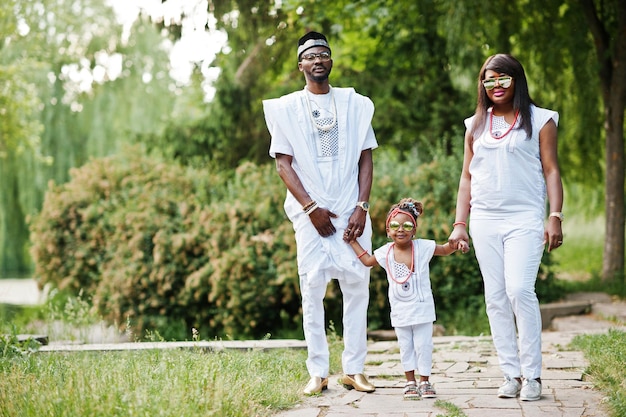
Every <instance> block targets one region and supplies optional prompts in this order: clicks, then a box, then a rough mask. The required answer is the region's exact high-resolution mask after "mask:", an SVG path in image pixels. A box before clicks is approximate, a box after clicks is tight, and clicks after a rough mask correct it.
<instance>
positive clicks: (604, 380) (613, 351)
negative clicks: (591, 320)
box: [572, 329, 626, 417]
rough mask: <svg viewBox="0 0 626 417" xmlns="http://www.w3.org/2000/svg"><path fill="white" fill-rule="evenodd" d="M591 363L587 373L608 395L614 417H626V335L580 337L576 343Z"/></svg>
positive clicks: (610, 334) (621, 333)
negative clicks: (624, 416)
mask: <svg viewBox="0 0 626 417" xmlns="http://www.w3.org/2000/svg"><path fill="white" fill-rule="evenodd" d="M572 346H573V347H574V348H575V349H581V350H582V351H583V352H584V353H585V357H586V358H587V359H588V361H589V367H588V368H587V369H586V373H587V374H588V375H589V376H590V377H591V378H592V381H593V382H594V383H595V384H596V386H597V387H598V388H599V389H600V390H601V391H602V392H604V393H605V394H606V395H607V399H608V401H607V402H606V404H607V405H608V407H609V409H610V412H611V416H615V417H617V416H623V415H626V386H624V379H626V371H625V370H624V358H625V357H626V333H625V332H623V331H620V330H617V329H610V330H609V331H608V333H606V334H598V335H578V336H576V337H575V338H574V340H573V341H572Z"/></svg>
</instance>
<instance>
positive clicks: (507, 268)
mask: <svg viewBox="0 0 626 417" xmlns="http://www.w3.org/2000/svg"><path fill="white" fill-rule="evenodd" d="M558 120H559V115H558V113H556V112H554V111H551V110H547V109H542V108H540V107H537V106H536V105H535V104H534V102H533V100H532V99H531V98H530V95H529V93H528V83H527V81H526V75H525V73H524V68H523V67H522V65H521V64H520V62H519V61H518V60H517V59H515V58H514V57H512V56H511V55H505V54H497V55H493V56H490V57H489V58H487V60H486V61H485V63H484V64H483V66H482V68H481V70H480V73H479V76H478V99H477V105H476V111H475V114H474V115H473V116H472V117H470V118H468V119H466V120H465V126H466V128H467V131H466V134H465V147H464V159H463V171H462V173H461V178H460V181H459V190H458V195H457V206H456V220H455V222H454V225H453V227H454V229H453V231H452V233H451V235H450V237H449V239H448V240H449V242H450V244H451V245H452V246H453V247H457V245H458V244H459V242H462V241H464V242H468V241H469V235H468V232H467V218H468V216H470V214H471V216H470V218H471V231H470V232H471V237H472V241H473V244H474V248H475V251H476V258H477V260H478V264H479V266H480V270H481V274H482V276H483V281H484V288H485V303H486V307H487V316H488V317H489V324H490V327H491V334H492V337H493V342H494V345H495V347H496V350H497V353H498V359H499V362H500V368H501V370H502V372H503V374H504V379H505V381H504V384H503V385H502V386H501V387H500V388H499V389H498V397H501V398H515V397H517V395H519V396H520V399H522V400H525V401H535V400H539V399H540V398H541V328H542V327H541V314H540V311H539V301H538V300H537V295H536V293H535V281H536V279H537V272H538V270H539V264H540V262H541V256H542V254H543V250H544V245H545V244H546V243H547V245H548V251H551V250H553V249H555V248H558V247H560V246H561V244H562V243H563V232H562V230H561V222H562V221H563V213H562V212H561V209H562V205H563V186H562V183H561V174H560V171H559V165H558V160H557V123H558ZM546 193H547V197H548V204H549V215H548V219H547V221H545V225H544V219H545V214H546ZM516 328H517V333H518V334H516ZM518 337H519V341H518Z"/></svg>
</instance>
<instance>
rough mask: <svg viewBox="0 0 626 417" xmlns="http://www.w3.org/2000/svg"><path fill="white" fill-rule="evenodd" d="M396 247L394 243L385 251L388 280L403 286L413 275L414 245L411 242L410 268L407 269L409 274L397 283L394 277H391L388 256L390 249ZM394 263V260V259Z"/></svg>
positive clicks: (391, 272)
mask: <svg viewBox="0 0 626 417" xmlns="http://www.w3.org/2000/svg"><path fill="white" fill-rule="evenodd" d="M395 245H396V243H395V242H394V243H392V244H391V245H390V246H389V249H387V257H386V261H387V273H388V274H389V278H391V280H392V281H393V282H395V283H396V284H400V285H402V284H404V283H405V282H407V281H408V280H409V278H411V274H413V266H414V265H413V262H414V261H415V244H414V243H413V242H411V267H410V268H409V274H408V275H407V276H406V278H404V279H403V280H402V281H398V280H397V279H396V278H395V277H394V276H393V268H391V264H390V263H389V254H390V253H391V249H392V248H393V247H394V246H395ZM394 262H395V259H394Z"/></svg>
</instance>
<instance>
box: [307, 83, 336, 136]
mask: <svg viewBox="0 0 626 417" xmlns="http://www.w3.org/2000/svg"><path fill="white" fill-rule="evenodd" d="M330 99H331V101H332V102H333V121H332V123H331V124H329V125H325V126H324V125H322V126H320V125H319V124H317V120H315V118H314V117H313V110H311V100H310V99H309V96H308V95H307V97H306V105H307V107H308V110H309V117H310V118H311V121H312V122H313V126H315V127H316V128H318V129H319V130H321V131H324V132H328V131H329V130H330V129H332V128H333V127H335V125H336V124H337V105H336V104H335V93H334V92H333V88H332V87H331V88H330Z"/></svg>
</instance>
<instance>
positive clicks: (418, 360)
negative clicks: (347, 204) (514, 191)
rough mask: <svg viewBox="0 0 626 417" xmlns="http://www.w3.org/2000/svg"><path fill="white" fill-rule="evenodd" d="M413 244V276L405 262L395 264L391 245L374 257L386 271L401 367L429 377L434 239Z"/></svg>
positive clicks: (431, 347) (430, 364)
mask: <svg viewBox="0 0 626 417" xmlns="http://www.w3.org/2000/svg"><path fill="white" fill-rule="evenodd" d="M412 244H413V248H414V255H413V258H414V259H413V265H414V268H413V269H414V271H413V272H412V273H410V271H409V268H408V267H407V266H406V265H405V264H404V263H400V262H396V261H395V256H394V244H393V242H390V243H387V244H386V245H384V246H382V247H380V248H378V249H376V250H375V251H374V256H375V257H376V261H378V264H379V265H381V266H382V267H383V268H384V269H385V271H386V272H387V281H388V282H389V290H388V296H389V305H390V307H391V325H392V326H393V328H394V329H395V331H396V335H397V337H398V345H399V346H400V360H401V363H402V367H403V369H404V371H413V370H417V371H418V373H419V375H422V376H430V373H431V370H432V362H433V360H432V358H433V322H434V321H435V319H436V316H435V299H434V297H433V292H432V289H431V285H430V265H429V263H430V260H431V259H432V257H433V255H434V253H435V247H436V243H435V241H434V240H426V239H415V240H413V242H412ZM407 277H408V279H407ZM394 278H395V280H394ZM396 281H398V282H400V283H398V282H396Z"/></svg>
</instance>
